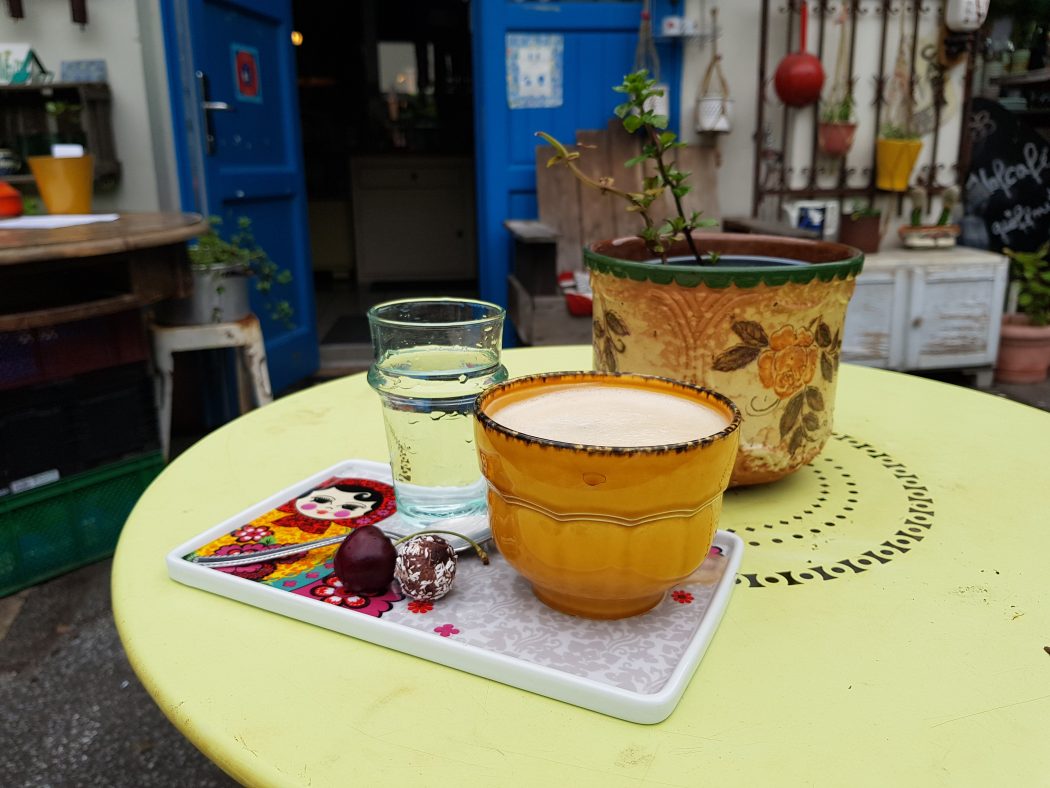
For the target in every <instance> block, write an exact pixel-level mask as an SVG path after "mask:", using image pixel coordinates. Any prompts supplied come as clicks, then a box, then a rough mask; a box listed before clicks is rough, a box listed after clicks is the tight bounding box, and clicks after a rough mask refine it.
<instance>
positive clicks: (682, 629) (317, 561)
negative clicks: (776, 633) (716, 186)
mask: <svg viewBox="0 0 1050 788" xmlns="http://www.w3.org/2000/svg"><path fill="white" fill-rule="evenodd" d="M332 477H341V478H348V477H349V478H359V479H369V480H374V481H378V482H385V483H386V484H390V483H391V476H390V467H389V466H388V465H383V464H379V463H374V462H368V461H364V460H349V461H346V462H343V463H340V464H338V465H335V466H332V467H331V468H328V469H326V470H324V471H321V472H319V473H317V474H314V475H313V476H311V477H310V478H308V479H304V480H303V481H301V482H298V483H297V484H294V485H292V486H290V487H288V488H287V489H285V490H282V491H280V492H278V493H275V494H274V495H272V496H271V497H270V498H267V499H266V500H264V501H260V502H259V503H258V504H256V505H255V506H252V507H250V508H248V509H245V510H244V511H243V512H240V513H239V514H237V515H234V516H233V517H230V518H229V519H227V520H225V521H224V522H222V523H220V524H219V525H217V526H215V527H214V528H211V529H209V530H208V531H206V532H204V533H202V534H199V535H198V536H196V537H195V538H193V539H191V540H190V541H188V542H186V543H185V544H182V545H180V546H179V547H177V548H175V549H174V550H172V551H171V552H170V553H169V554H168V556H167V566H168V574H169V575H170V576H171V577H172V578H173V579H174V580H177V581H179V582H181V583H185V584H186V585H190V586H194V587H197V588H200V589H203V590H205V591H210V592H212V593H215V594H220V595H222V596H226V597H230V598H232V599H236V600H239V601H241V602H246V603H247V604H250V605H254V606H256V607H260V608H263V609H264V610H269V611H272V612H274V613H280V614H282V615H285V616H289V617H291V618H295V619H298V620H300V621H306V622H308V623H311V624H315V625H317V626H320V627H325V628H326V629H331V630H334V631H336V632H341V633H343V634H346V635H352V636H353V637H356V638H360V639H362V640H367V641H370V642H372V643H376V644H378V645H381V646H386V647H387V648H392V649H396V650H398V651H403V652H405V653H407V654H413V655H415V656H417V657H422V658H424V659H428V660H431V661H433V662H437V663H440V664H442V665H448V666H450V667H453V668H458V669H459V670H463V671H466V672H468V673H473V674H476V675H478V676H484V677H486V678H489V679H493V680H495V681H499V682H502V683H504V684H509V685H511V686H514V687H520V688H521V689H525V690H529V691H531V692H535V693H538V694H540V695H545V696H547V697H551V698H556V699H558V700H562V701H565V702H567V703H572V704H575V705H577V706H582V707H583V708H587V709H592V710H594V711H598V712H601V713H603V714H608V715H611V716H613V717H619V718H621V719H624V720H629V721H631V722H640V723H655V722H660V721H661V720H664V719H666V718H667V716H668V715H670V714H671V712H672V711H673V710H674V708H675V706H676V705H677V704H678V701H679V699H680V698H681V697H682V693H683V692H685V688H686V686H687V685H688V683H689V680H690V679H691V678H692V675H693V672H694V671H695V670H696V667H697V665H698V664H699V662H700V659H701V658H702V657H703V654H704V652H705V651H706V649H707V646H708V644H709V643H710V641H711V638H712V636H713V635H714V633H715V630H716V629H717V627H718V624H719V621H720V620H721V618H722V614H723V613H724V612H725V608H726V605H727V603H728V601H729V596H730V594H731V593H732V590H733V586H734V583H735V577H736V572H737V569H738V568H739V565H740V558H741V555H742V553H743V542H741V540H740V539H739V537H737V536H736V535H735V534H731V533H727V532H725V531H718V532H717V534H716V535H715V541H714V545H713V547H712V550H711V553H710V555H709V556H708V559H707V561H705V562H704V565H703V566H702V567H701V568H700V569H698V570H697V571H696V572H695V573H694V574H693V575H692V576H691V577H690V578H688V579H687V580H686V581H684V582H683V583H681V584H680V585H678V586H675V587H674V588H673V589H671V590H670V591H669V592H668V593H667V595H666V596H665V598H664V600H663V601H662V602H661V603H660V604H659V605H657V606H656V607H655V608H654V609H653V610H651V611H649V612H648V613H645V614H643V615H640V616H634V617H632V618H627V619H622V620H619V621H591V620H587V619H582V618H576V617H574V616H568V615H565V614H562V613H559V612H557V611H555V610H552V609H550V608H548V607H547V606H545V605H544V604H542V603H541V602H540V601H539V600H537V599H536V598H535V597H534V596H533V595H532V592H531V590H530V588H529V585H528V583H527V582H526V581H525V580H524V579H523V578H522V577H521V576H520V575H518V574H517V572H515V571H514V569H513V568H511V567H510V565H509V564H507V562H506V561H505V560H504V559H503V558H502V556H500V555H499V554H498V552H496V551H495V549H493V550H492V552H493V555H492V561H491V563H490V564H489V565H488V566H484V565H483V564H482V563H481V562H480V561H479V560H478V559H477V558H476V557H474V556H473V555H472V554H470V553H465V554H463V555H462V556H461V558H460V561H459V568H458V572H457V575H456V582H455V587H454V588H453V590H452V592H451V593H450V594H449V595H448V596H446V597H444V598H443V599H439V600H437V601H435V602H433V603H429V604H419V603H412V602H411V601H410V600H408V599H407V598H403V597H402V595H401V593H400V589H399V588H398V587H397V584H396V582H395V583H394V584H393V586H392V588H391V590H390V592H389V593H387V594H385V595H382V596H377V597H355V596H354V595H352V594H346V593H345V592H343V591H342V590H341V588H339V586H338V583H337V581H336V580H335V578H334V575H333V574H332V569H331V558H332V555H333V554H334V551H335V547H329V548H322V549H320V550H314V551H311V552H310V553H308V554H303V555H300V556H297V557H295V558H293V559H289V560H288V561H286V562H285V563H283V564H276V565H275V564H270V565H264V564H253V565H249V566H248V567H237V568H233V569H225V570H219V569H212V568H207V567H204V566H200V565H198V564H195V563H193V562H191V561H188V560H186V557H187V556H189V555H191V554H193V553H194V552H195V551H197V550H198V549H200V548H203V547H205V546H207V545H211V547H209V549H208V551H206V552H213V551H214V549H215V546H214V545H212V543H213V542H215V541H216V540H219V539H222V540H223V541H224V542H227V543H232V542H234V541H235V539H234V537H233V536H232V534H233V533H234V532H240V529H241V527H242V526H244V525H246V524H249V523H251V524H252V525H253V527H254V528H255V529H256V530H255V531H254V532H253V533H254V535H255V536H256V537H257V536H258V533H260V532H259V531H258V528H260V527H261V528H264V529H267V530H269V531H271V532H275V533H276V536H271V537H270V538H271V539H274V538H276V540H277V541H279V542H285V541H309V540H313V539H318V538H321V537H322V536H326V535H330V534H332V533H338V532H339V531H338V529H337V528H335V527H333V528H332V530H331V531H329V533H328V534H307V533H302V532H300V531H299V530H298V529H296V531H295V534H294V535H290V534H289V533H288V532H281V528H282V526H281V525H280V524H278V523H275V522H273V520H274V515H273V514H272V512H273V510H274V509H275V508H276V507H278V506H280V505H281V504H285V503H286V502H288V501H289V500H291V499H294V498H296V497H298V496H301V495H303V494H305V493H306V492H307V491H308V490H310V489H312V488H314V487H315V486H316V485H318V484H319V483H321V482H323V481H325V480H327V479H330V478H332ZM398 520H399V518H398V517H397V515H396V514H395V515H393V517H392V518H390V519H388V520H385V521H383V523H386V524H389V525H390V526H391V530H394V531H402V530H405V529H404V526H402V527H400V528H399V527H398V525H399V522H398ZM253 521H254V522H253ZM344 530H346V529H344ZM241 533H242V536H243V532H241ZM493 547H494V545H493ZM228 549H229V548H228ZM269 569H274V570H275V571H272V572H268V570H269ZM234 572H238V574H234ZM355 605H356V606H357V607H351V606H355ZM612 646H615V648H613V647H612Z"/></svg>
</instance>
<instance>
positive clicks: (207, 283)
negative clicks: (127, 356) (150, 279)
mask: <svg viewBox="0 0 1050 788" xmlns="http://www.w3.org/2000/svg"><path fill="white" fill-rule="evenodd" d="M209 222H210V224H211V227H210V228H209V230H208V232H206V233H205V234H204V235H202V236H200V237H199V238H197V239H195V240H194V241H192V242H191V243H190V245H189V247H188V249H187V251H188V253H189V258H190V269H191V271H192V274H193V295H191V296H189V297H187V298H178V299H171V300H169V301H165V302H163V304H161V305H159V307H158V310H157V319H158V322H161V323H165V324H167V325H176V326H182V325H201V324H205V323H228V322H231V321H234V320H240V319H241V318H243V317H247V316H248V315H249V314H251V311H252V308H251V304H250V302H249V299H248V282H249V280H251V281H252V282H253V283H254V285H255V289H256V290H257V291H258V292H259V293H262V294H263V295H264V297H265V298H266V299H267V300H266V304H265V305H266V310H267V313H268V314H269V317H270V318H272V319H273V320H276V321H280V322H282V323H284V324H285V325H286V326H289V327H290V326H291V325H292V322H291V320H292V317H293V314H294V313H293V310H292V306H291V304H290V303H289V302H288V301H287V300H285V299H279V298H274V297H273V288H274V286H275V285H283V284H287V283H288V282H290V281H291V280H292V273H291V271H289V270H287V269H281V268H279V267H278V266H277V264H276V263H274V262H273V260H271V259H270V257H269V255H267V254H266V252H265V251H264V250H263V249H262V248H261V247H260V246H259V244H258V243H257V242H256V240H255V236H254V235H253V234H252V229H251V228H252V223H251V220H250V219H248V218H246V217H243V216H242V217H241V218H239V219H238V220H237V231H236V232H235V233H233V234H232V235H230V237H229V238H228V239H226V238H223V237H222V235H220V233H219V230H220V228H221V227H222V219H220V218H219V217H217V216H212V217H210V218H209Z"/></svg>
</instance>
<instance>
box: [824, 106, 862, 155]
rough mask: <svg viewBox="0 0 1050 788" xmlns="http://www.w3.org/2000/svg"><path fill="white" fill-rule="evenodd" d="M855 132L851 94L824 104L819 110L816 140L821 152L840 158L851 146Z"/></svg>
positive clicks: (855, 125)
mask: <svg viewBox="0 0 1050 788" xmlns="http://www.w3.org/2000/svg"><path fill="white" fill-rule="evenodd" d="M856 133H857V124H856V122H855V121H854V119H853V96H851V95H846V96H844V97H843V98H841V99H840V100H838V101H833V102H830V103H828V104H825V105H824V107H823V109H822V110H821V112H820V123H818V124H817V141H818V143H819V144H820V151H821V153H823V154H824V155H826V156H831V157H832V158H842V157H843V156H845V155H846V154H847V153H849V150H850V148H852V147H853V137H854V136H855V135H856Z"/></svg>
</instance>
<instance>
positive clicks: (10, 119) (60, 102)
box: [0, 82, 121, 188]
mask: <svg viewBox="0 0 1050 788" xmlns="http://www.w3.org/2000/svg"><path fill="white" fill-rule="evenodd" d="M49 106H50V108H51V111H49V109H48V108H49ZM111 108H112V95H111V93H110V89H109V85H108V84H106V83H105V82H67V83H51V84H46V85H2V86H0V148H5V149H7V150H9V151H10V152H11V154H13V157H14V161H15V162H16V163H17V164H18V165H19V169H17V170H15V171H14V172H11V173H7V174H4V175H2V176H0V177H2V178H3V180H5V181H7V182H8V183H11V184H13V185H16V186H21V185H30V184H32V183H33V182H34V181H33V176H32V175H30V174H29V165H28V163H27V161H26V160H27V159H28V157H29V156H47V155H50V152H51V145H52V143H55V142H66V143H74V144H79V145H83V146H84V150H85V152H86V153H89V154H91V155H92V156H93V157H94V159H95V183H96V184H97V185H98V186H100V187H103V188H105V187H111V186H113V185H115V184H116V183H117V182H119V181H120V175H121V164H120V160H119V159H118V158H117V151H116V143H115V142H114V137H113V124H112V119H111Z"/></svg>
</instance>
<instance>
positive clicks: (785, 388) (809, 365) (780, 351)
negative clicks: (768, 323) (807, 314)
mask: <svg viewBox="0 0 1050 788" xmlns="http://www.w3.org/2000/svg"><path fill="white" fill-rule="evenodd" d="M816 371H817V348H816V345H814V343H813V335H812V334H811V333H810V332H809V331H807V330H806V329H804V328H803V329H800V330H799V331H798V332H796V331H795V329H793V328H792V327H791V326H784V327H783V328H781V329H780V330H779V331H777V332H776V333H774V334H773V336H772V337H771V338H770V341H769V350H764V351H762V354H761V355H760V356H759V357H758V376H759V378H760V379H761V380H762V385H763V386H765V387H766V388H769V389H773V390H774V391H775V392H776V393H777V396H778V397H786V396H787V395H788V394H792V393H794V392H796V391H798V390H799V389H800V388H802V387H803V386H804V385H806V384H807V383H809V382H810V381H811V380H813V373H814V372H816Z"/></svg>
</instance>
